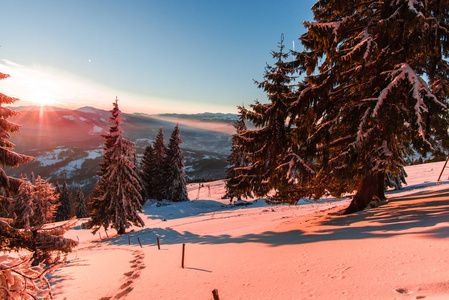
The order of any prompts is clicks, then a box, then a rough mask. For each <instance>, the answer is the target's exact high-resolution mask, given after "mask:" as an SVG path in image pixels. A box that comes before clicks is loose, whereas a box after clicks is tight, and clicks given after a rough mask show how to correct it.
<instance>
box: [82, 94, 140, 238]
mask: <svg viewBox="0 0 449 300" xmlns="http://www.w3.org/2000/svg"><path fill="white" fill-rule="evenodd" d="M113 105H114V108H113V109H112V110H111V114H112V116H111V117H110V119H109V121H110V122H111V123H112V125H111V127H110V129H109V134H106V135H103V137H104V139H105V143H104V145H105V147H104V153H103V160H104V161H103V163H102V164H101V165H100V166H101V169H100V171H99V173H98V175H99V177H100V178H99V181H98V183H97V185H96V190H95V193H94V198H93V199H92V213H91V220H90V221H89V222H88V225H87V226H88V228H92V229H93V233H95V232H97V231H98V230H99V229H100V228H101V227H104V229H105V230H108V229H109V226H112V228H114V229H115V230H116V231H117V233H118V234H124V233H125V229H126V228H128V227H129V226H130V225H131V224H133V225H136V226H143V225H144V223H143V221H142V219H141V218H140V217H139V215H138V211H142V205H141V202H142V197H141V194H140V190H141V186H140V179H139V178H138V175H137V173H136V172H135V166H134V164H133V162H132V161H133V154H134V152H135V151H134V149H133V147H134V144H133V143H131V142H130V141H128V140H126V139H124V138H123V136H122V134H123V130H122V128H121V124H122V123H123V122H122V120H123V119H124V118H123V117H122V116H121V111H120V109H119V107H118V99H116V101H115V102H114V103H113Z"/></svg>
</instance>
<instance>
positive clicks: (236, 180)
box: [224, 112, 251, 201]
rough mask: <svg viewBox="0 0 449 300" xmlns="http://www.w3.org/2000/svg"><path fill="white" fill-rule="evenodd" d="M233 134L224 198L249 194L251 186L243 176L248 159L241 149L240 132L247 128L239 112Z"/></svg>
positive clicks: (238, 198)
mask: <svg viewBox="0 0 449 300" xmlns="http://www.w3.org/2000/svg"><path fill="white" fill-rule="evenodd" d="M234 128H235V134H233V135H232V142H231V155H229V158H228V163H229V165H230V167H229V168H228V169H227V170H226V178H227V180H226V195H225V196H224V198H230V200H231V201H232V200H233V199H234V198H237V200H240V199H241V197H242V196H250V195H251V186H250V184H249V180H248V178H247V177H246V176H245V169H244V168H246V167H248V160H247V158H246V154H245V152H244V151H243V150H242V146H241V145H242V141H240V139H241V136H242V134H244V133H245V131H246V130H248V128H247V126H246V117H245V115H244V114H243V113H242V112H241V113H240V114H239V120H238V121H236V122H234Z"/></svg>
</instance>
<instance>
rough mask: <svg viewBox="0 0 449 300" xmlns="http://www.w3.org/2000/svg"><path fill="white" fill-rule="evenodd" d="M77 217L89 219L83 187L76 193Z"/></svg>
mask: <svg viewBox="0 0 449 300" xmlns="http://www.w3.org/2000/svg"><path fill="white" fill-rule="evenodd" d="M76 203H77V205H76V217H77V218H78V219H81V218H86V217H87V206H86V199H85V198H84V194H83V190H82V189H81V185H80V186H79V187H78V192H77V193H76Z"/></svg>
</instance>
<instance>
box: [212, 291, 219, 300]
mask: <svg viewBox="0 0 449 300" xmlns="http://www.w3.org/2000/svg"><path fill="white" fill-rule="evenodd" d="M212 295H213V296H214V300H220V297H218V290H217V289H215V290H213V291H212Z"/></svg>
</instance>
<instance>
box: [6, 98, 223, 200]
mask: <svg viewBox="0 0 449 300" xmlns="http://www.w3.org/2000/svg"><path fill="white" fill-rule="evenodd" d="M13 109H14V110H15V111H20V114H19V115H18V116H16V117H12V118H10V119H9V120H11V121H12V122H14V123H17V124H19V125H21V126H22V128H21V129H20V132H17V133H14V134H12V138H11V141H12V142H13V143H14V144H16V147H15V151H17V152H19V153H23V154H27V155H31V156H34V157H35V160H34V161H32V162H30V163H27V164H24V165H21V166H19V167H17V168H13V169H10V168H8V169H6V172H7V174H8V175H12V176H16V177H19V176H20V175H21V174H29V173H30V172H31V171H33V172H34V173H35V174H36V175H41V176H43V177H45V178H48V179H49V180H50V181H52V182H56V181H59V182H62V181H64V180H65V181H67V183H68V184H69V185H71V186H72V187H73V188H75V187H77V186H78V185H79V184H81V185H82V186H83V187H84V189H85V190H86V191H89V190H90V189H91V188H92V187H93V184H94V183H95V182H96V179H97V178H96V171H98V169H99V168H98V163H99V162H100V161H101V155H102V154H103V142H104V139H103V137H101V134H104V133H106V132H108V130H109V126H110V123H109V122H108V119H109V117H110V112H109V111H105V110H101V109H97V108H94V107H82V108H79V109H76V110H70V109H62V108H57V107H46V108H41V107H35V106H32V107H18V108H13ZM171 115H172V117H171V119H170V121H167V120H163V119H161V118H158V116H150V115H144V114H125V113H123V116H124V117H125V119H126V120H124V123H123V130H124V136H125V138H127V139H129V140H131V141H132V142H134V143H135V144H136V151H137V154H138V157H139V156H140V155H142V154H143V152H144V150H145V147H146V146H147V145H149V143H151V142H152V141H153V140H154V139H155V137H156V134H157V131H158V130H159V128H160V127H162V128H163V132H164V137H165V139H166V143H167V144H168V139H169V138H170V135H171V132H172V130H173V128H174V126H175V125H176V123H177V120H179V121H181V120H182V118H184V117H187V116H188V115H182V116H183V117H173V115H175V114H171ZM199 115H202V116H203V117H204V116H208V118H209V120H211V119H214V122H222V123H223V124H224V125H223V126H227V127H230V125H229V123H226V121H225V120H224V119H223V116H226V115H227V114H216V115H217V117H216V118H214V117H213V115H215V114H211V113H206V114H199ZM194 116H195V115H193V116H192V118H191V119H195V118H196V120H199V121H204V119H199V116H198V117H194ZM219 120H220V121H219ZM179 126H180V130H181V138H182V140H183V142H184V144H183V145H182V149H183V151H184V156H185V159H186V173H187V175H188V177H189V179H195V178H201V179H203V178H205V179H208V178H210V179H211V178H223V177H224V175H225V169H226V166H227V157H228V155H229V152H230V138H231V135H230V133H225V132H217V131H216V130H215V131H212V130H209V129H208V128H207V126H200V127H201V128H197V127H194V126H189V125H185V124H183V122H179Z"/></svg>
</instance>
